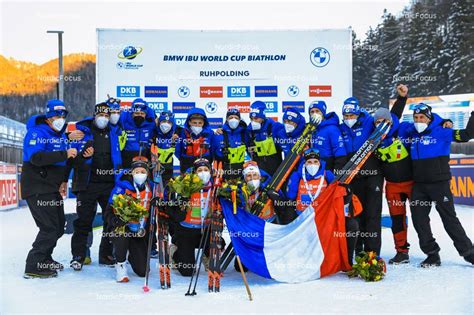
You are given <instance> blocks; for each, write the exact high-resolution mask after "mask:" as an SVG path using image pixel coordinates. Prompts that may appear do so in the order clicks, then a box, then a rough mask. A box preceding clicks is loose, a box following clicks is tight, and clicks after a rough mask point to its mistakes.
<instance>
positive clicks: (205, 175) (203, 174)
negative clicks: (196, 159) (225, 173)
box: [198, 171, 211, 185]
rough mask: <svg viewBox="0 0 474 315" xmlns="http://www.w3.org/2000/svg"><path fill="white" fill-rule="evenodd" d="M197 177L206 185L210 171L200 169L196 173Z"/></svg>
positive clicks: (209, 177)
mask: <svg viewBox="0 0 474 315" xmlns="http://www.w3.org/2000/svg"><path fill="white" fill-rule="evenodd" d="M198 176H199V178H200V179H201V180H202V182H203V184H204V185H206V184H207V183H208V182H209V180H210V179H211V173H210V172H208V171H202V172H199V173H198Z"/></svg>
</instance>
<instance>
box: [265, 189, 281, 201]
mask: <svg viewBox="0 0 474 315" xmlns="http://www.w3.org/2000/svg"><path fill="white" fill-rule="evenodd" d="M265 192H266V193H267V196H268V198H270V200H272V201H279V200H281V199H282V197H281V196H280V194H279V193H278V192H277V191H275V190H274V189H267V190H266V191H265Z"/></svg>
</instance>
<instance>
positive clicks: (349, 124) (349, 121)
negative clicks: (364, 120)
mask: <svg viewBox="0 0 474 315" xmlns="http://www.w3.org/2000/svg"><path fill="white" fill-rule="evenodd" d="M356 122H357V119H344V123H345V124H346V126H347V127H349V128H352V126H354V125H355V123H356Z"/></svg>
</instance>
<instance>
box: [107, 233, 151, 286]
mask: <svg viewBox="0 0 474 315" xmlns="http://www.w3.org/2000/svg"><path fill="white" fill-rule="evenodd" d="M110 239H111V241H112V243H113V245H114V250H115V258H116V259H117V262H124V261H125V260H127V259H128V262H129V263H130V266H131V267H132V269H133V272H135V273H136V274H137V276H139V277H144V276H145V274H146V259H147V245H148V244H147V242H148V237H130V236H126V235H125V236H114V237H111V238H110Z"/></svg>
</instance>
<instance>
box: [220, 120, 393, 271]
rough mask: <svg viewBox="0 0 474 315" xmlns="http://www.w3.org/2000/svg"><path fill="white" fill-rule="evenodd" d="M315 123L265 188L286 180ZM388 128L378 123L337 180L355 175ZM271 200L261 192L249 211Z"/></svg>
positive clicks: (227, 258)
mask: <svg viewBox="0 0 474 315" xmlns="http://www.w3.org/2000/svg"><path fill="white" fill-rule="evenodd" d="M316 127H317V125H316V124H308V125H307V126H306V129H305V130H304V131H303V134H302V135H301V136H300V138H299V139H298V141H297V142H296V144H295V146H294V147H293V148H292V150H291V153H290V154H289V155H288V156H287V157H285V160H284V161H283V162H282V163H281V164H280V166H279V167H278V169H277V170H276V171H275V175H274V176H273V177H272V179H271V182H270V184H269V185H268V186H267V187H268V188H267V189H274V190H276V191H278V189H280V187H281V186H282V185H283V183H284V182H285V181H286V179H287V177H288V176H289V174H290V173H291V171H292V170H293V168H294V167H295V166H296V164H297V162H298V160H299V159H300V156H301V154H302V152H303V150H304V148H305V146H306V144H307V141H308V139H309V138H307V137H308V133H309V136H311V134H312V133H313V131H314V130H316ZM389 130H390V124H389V123H387V122H383V123H380V124H379V125H378V126H377V127H376V128H375V130H374V132H373V133H372V134H371V135H370V137H369V138H368V139H367V140H366V141H365V142H364V143H363V144H362V146H361V147H360V148H359V150H357V152H356V153H354V155H353V156H352V157H351V159H350V160H349V161H348V162H347V163H346V164H345V165H344V167H343V168H342V169H341V170H339V171H338V172H340V174H339V176H337V180H338V181H339V182H340V183H343V184H348V183H350V182H351V180H352V179H353V178H354V176H355V175H357V173H358V171H359V170H360V168H361V167H362V166H363V165H364V163H365V161H366V160H367V159H368V158H369V156H370V155H371V154H372V153H373V152H374V151H375V150H376V149H377V147H378V146H379V144H380V143H381V142H382V140H383V139H384V138H385V136H386V135H387V133H388V132H389ZM270 202H271V201H270V200H268V196H267V195H266V194H261V195H260V197H259V198H258V199H257V201H256V202H255V203H254V205H253V207H252V209H251V213H253V214H256V215H258V214H260V213H262V211H263V210H265V208H266V207H267V206H268V205H269V203H270ZM234 256H235V253H234V248H233V246H232V243H230V244H229V246H227V248H226V249H225V251H224V253H223V254H222V258H221V266H222V267H221V270H222V272H224V271H225V270H226V269H227V267H228V266H229V264H230V262H231V261H232V259H233V258H234Z"/></svg>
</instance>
